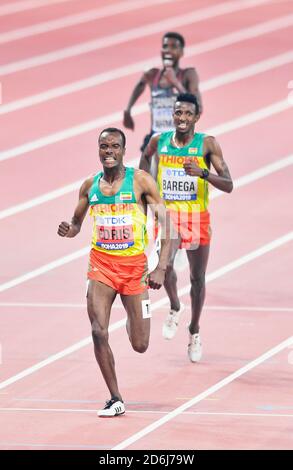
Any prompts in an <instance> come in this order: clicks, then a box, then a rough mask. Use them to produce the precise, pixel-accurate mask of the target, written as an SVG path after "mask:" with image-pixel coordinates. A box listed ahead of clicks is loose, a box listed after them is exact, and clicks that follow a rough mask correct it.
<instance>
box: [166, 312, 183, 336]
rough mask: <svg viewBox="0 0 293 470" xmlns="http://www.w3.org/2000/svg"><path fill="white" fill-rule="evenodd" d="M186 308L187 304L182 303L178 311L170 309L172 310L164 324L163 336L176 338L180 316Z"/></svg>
mask: <svg viewBox="0 0 293 470" xmlns="http://www.w3.org/2000/svg"><path fill="white" fill-rule="evenodd" d="M184 308H185V305H184V304H180V309H179V310H178V311H176V310H170V312H169V313H168V316H167V318H166V320H165V322H164V324H163V337H164V338H165V339H172V338H174V336H175V334H176V331H177V327H178V323H179V318H180V315H181V313H182V312H183V310H184Z"/></svg>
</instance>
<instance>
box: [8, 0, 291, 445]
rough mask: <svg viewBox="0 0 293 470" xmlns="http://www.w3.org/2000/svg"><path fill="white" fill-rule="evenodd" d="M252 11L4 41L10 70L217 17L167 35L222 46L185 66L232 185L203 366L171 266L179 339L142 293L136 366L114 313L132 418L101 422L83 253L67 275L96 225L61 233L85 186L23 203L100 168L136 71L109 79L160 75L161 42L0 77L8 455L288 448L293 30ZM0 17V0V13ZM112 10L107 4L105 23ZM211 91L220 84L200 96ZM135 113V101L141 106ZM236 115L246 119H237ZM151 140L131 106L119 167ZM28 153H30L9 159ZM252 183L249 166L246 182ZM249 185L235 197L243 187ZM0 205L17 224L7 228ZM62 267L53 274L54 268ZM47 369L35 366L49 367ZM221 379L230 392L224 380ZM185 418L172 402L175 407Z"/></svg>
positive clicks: (83, 27) (186, 9)
mask: <svg viewBox="0 0 293 470" xmlns="http://www.w3.org/2000/svg"><path fill="white" fill-rule="evenodd" d="M235 3H236V2H235ZM255 3H256V4H255V5H254V6H251V7H250V8H248V7H247V8H243V9H242V10H241V11H239V12H237V11H235V12H230V13H226V14H222V15H218V16H215V12H216V11H217V9H219V8H221V5H222V2H220V1H209V2H202V1H196V2H195V1H194V0H193V1H191V0H183V1H180V2H178V1H170V2H167V3H166V5H165V6H164V7H161V8H157V9H156V8H154V7H146V6H144V7H143V8H138V7H137V9H134V10H133V11H128V12H125V13H121V14H119V15H118V14H116V15H115V14H112V15H111V16H109V17H108V18H107V20H105V19H100V20H93V21H90V22H88V23H84V24H80V25H75V26H71V27H68V28H62V29H58V30H55V31H51V32H47V33H45V34H38V35H34V36H31V37H27V38H25V39H22V40H17V41H11V42H8V43H5V44H1V46H0V48H1V66H0V67H3V66H5V65H7V64H12V65H11V67H12V68H13V67H17V66H16V65H15V64H17V63H19V62H20V61H23V60H25V59H27V60H29V59H30V58H32V57H41V56H43V55H44V54H47V53H48V52H56V53H58V51H59V52H60V50H62V49H64V48H68V47H70V46H73V45H77V44H84V43H88V42H89V41H93V40H96V39H100V40H101V41H104V40H105V37H106V36H111V37H113V36H114V35H115V34H118V33H119V32H122V31H124V32H126V34H128V33H129V31H131V30H133V29H134V28H138V29H143V28H144V26H145V25H146V24H154V23H158V22H159V21H161V20H163V19H170V18H171V20H170V21H175V20H174V19H176V17H177V16H178V15H180V16H181V15H184V14H188V15H191V14H193V13H194V11H195V10H196V11H200V10H201V9H203V8H209V7H215V9H216V10H214V13H213V14H212V13H210V17H209V18H207V19H205V20H204V21H200V22H195V21H194V22H191V23H190V24H186V25H185V26H184V25H182V26H179V27H175V26H174V27H173V28H168V29H176V30H178V31H179V32H182V33H183V34H184V35H185V37H186V40H187V46H195V45H197V46H199V47H202V48H203V47H206V48H207V46H206V45H205V46H201V45H200V44H201V43H204V44H206V43H207V41H209V40H210V39H215V41H216V42H215V43H214V47H211V48H210V49H209V50H206V52H203V51H202V52H199V50H198V51H195V52H194V53H191V54H190V55H189V56H188V53H187V57H186V58H185V59H184V60H183V62H184V64H185V65H186V66H187V65H195V66H196V67H197V68H198V71H199V74H200V77H201V83H202V86H203V99H204V106H205V113H204V116H203V118H202V120H201V122H200V124H199V129H200V130H206V129H211V130H214V131H215V132H214V133H215V135H216V136H217V137H218V140H219V142H220V143H221V146H222V148H223V151H224V155H225V159H226V160H227V162H228V164H229V167H230V168H231V172H232V175H233V178H234V180H235V181H236V185H235V190H234V192H233V193H232V194H231V195H221V196H220V197H219V198H216V199H214V200H212V201H211V213H212V226H213V240H212V247H211V256H210V262H209V269H208V274H207V279H208V289H207V291H208V292H207V299H206V304H205V309H204V313H203V316H202V324H201V331H202V337H203V346H204V355H203V360H202V362H201V363H200V364H191V363H190V362H189V361H188V358H187V353H186V349H187V334H186V324H187V322H188V318H189V314H190V309H189V296H188V289H189V288H188V282H189V280H188V275H187V272H186V269H185V265H184V264H183V265H182V266H179V268H178V269H179V270H178V273H179V289H180V292H181V296H182V300H183V302H184V303H185V304H186V305H187V309H186V313H185V314H184V316H183V318H182V323H181V325H180V328H179V331H178V334H177V336H176V337H175V338H174V340H173V341H171V342H166V341H164V340H163V339H162V337H161V326H162V322H163V318H164V316H165V314H166V312H167V308H168V304H167V300H166V296H165V293H164V291H163V290H161V291H159V292H152V303H153V306H154V313H153V320H152V332H151V343H150V347H149V350H148V351H147V352H146V353H145V354H144V355H138V354H136V353H134V352H133V351H132V350H131V347H130V345H129V343H128V340H127V335H126V332H125V330H124V326H123V321H121V322H120V320H122V319H123V318H124V312H123V309H122V307H121V304H120V302H119V301H118V302H117V304H116V306H115V308H114V309H113V315H112V325H113V326H112V329H113V331H112V332H111V336H110V341H111V346H112V347H113V352H114V355H115V358H116V363H117V374H118V378H119V384H120V388H121V390H122V393H123V396H124V399H125V402H126V407H127V413H126V415H125V416H123V417H121V418H118V419H112V420H99V419H98V418H97V417H96V409H97V408H99V407H100V406H101V405H102V403H103V402H104V400H105V399H106V398H107V396H108V394H107V390H106V387H105V385H104V382H103V380H102V378H101V375H100V372H99V371H98V369H97V366H96V363H95V360H94V356H93V351H92V345H91V340H90V337H89V334H90V328H89V324H88V320H87V315H86V310H85V305H84V291H85V271H86V265H87V256H86V255H85V254H80V256H78V257H77V258H76V259H75V260H72V261H69V262H65V261H66V259H65V258H64V257H65V256H67V255H71V254H72V253H76V252H78V250H81V249H83V248H86V246H87V245H88V242H89V236H90V224H89V221H87V222H86V223H85V226H84V228H83V232H82V233H81V234H80V236H79V237H78V238H77V239H75V240H61V239H59V238H58V237H57V236H56V228H57V225H58V223H59V221H60V220H62V219H64V218H70V217H71V214H72V210H73V207H74V204H75V202H76V198H77V186H78V185H75V186H76V188H75V189H72V190H71V191H70V192H68V193H65V191H64V189H63V190H62V189H61V194H60V195H59V196H58V197H56V198H54V199H51V200H49V201H48V200H47V201H45V202H43V203H42V204H40V203H36V205H35V206H34V207H29V206H30V205H32V204H33V202H32V198H36V197H39V196H41V195H43V194H45V193H48V192H50V191H53V190H55V189H59V188H64V186H65V185H68V184H70V183H74V182H77V181H78V180H80V179H82V178H84V177H85V176H86V175H87V174H89V173H92V172H93V171H95V170H96V162H97V155H96V147H95V141H96V136H97V132H98V131H99V130H100V129H101V128H103V127H104V124H103V123H104V122H105V123H106V122H107V124H105V125H108V124H110V123H111V125H118V126H119V125H120V126H121V121H120V119H121V117H119V116H120V115H119V113H121V111H122V110H123V108H124V107H125V104H126V102H127V100H128V97H129V94H130V91H131V88H132V86H133V85H134V83H135V81H136V80H137V79H138V77H139V75H140V72H139V70H140V69H139V64H138V65H137V66H136V67H137V70H136V71H135V72H131V73H129V75H128V76H124V77H119V71H118V73H117V69H119V68H121V67H125V66H126V67H127V66H130V65H135V64H137V63H140V62H145V61H147V60H149V59H151V60H154V61H155V58H156V56H157V55H158V51H159V47H160V46H159V44H160V37H161V35H162V33H163V32H164V30H163V29H162V31H157V32H155V31H154V32H153V34H148V35H147V36H145V37H140V38H139V37H137V38H132V39H128V40H125V41H124V42H120V43H119V42H118V43H117V44H116V45H114V46H108V47H103V48H100V49H96V50H95V51H92V52H87V53H85V52H84V53H83V54H79V55H76V56H74V57H71V58H68V59H64V60H60V61H58V62H57V61H55V62H51V63H47V64H44V65H38V66H37V67H31V66H29V65H27V69H26V70H22V71H16V72H11V73H7V74H4V75H2V77H1V82H2V89H3V105H2V107H1V106H0V113H1V117H0V118H1V129H5V132H4V133H3V135H1V152H2V154H1V155H2V156H3V155H5V159H2V161H0V165H1V174H0V178H1V188H2V192H1V212H0V218H1V231H0V244H1V247H2V258H1V259H2V263H1V264H2V266H3V267H5V268H3V269H2V270H1V279H0V281H1V284H0V292H1V297H0V325H1V333H0V335H1V336H0V342H1V346H2V364H1V367H0V373H1V383H0V414H1V422H2V423H3V425H2V426H1V431H0V448H1V449H112V448H117V449H118V448H129V449H158V448H160V449H272V448H275V449H290V448H292V443H291V441H290V430H292V418H293V414H292V400H291V395H292V394H291V393H290V381H291V375H292V362H293V361H292V350H291V349H290V346H292V345H293V338H292V336H291V337H290V335H291V328H290V327H291V324H292V319H291V318H292V311H293V302H292V300H293V299H292V289H291V288H290V287H291V277H292V274H291V270H290V267H291V266H292V261H293V260H292V249H290V248H291V244H290V242H292V238H293V237H292V220H291V217H290V211H288V208H290V207H291V205H292V203H293V199H292V191H291V181H292V176H293V174H292V163H293V158H292V139H291V133H290V130H291V126H290V124H291V123H292V118H293V112H292V108H290V107H289V106H285V105H284V103H287V95H288V93H289V89H288V83H289V82H290V80H291V79H292V72H291V71H292V67H291V62H292V60H293V59H292V58H290V57H289V56H288V57H289V58H288V57H287V56H286V57H287V59H286V63H282V60H281V59H280V57H281V56H284V54H289V53H290V43H289V37H290V34H289V33H290V31H289V30H291V29H292V26H290V25H289V26H288V25H287V26H285V24H286V21H289V19H290V14H292V3H291V2H289V1H284V2H283V1H282V2H274V1H267V2H261V1H259V4H257V2H255ZM4 4H5V2H0V14H1V6H2V5H4ZM119 4H121V2H116V1H113V2H110V5H111V6H112V7H113V9H115V8H116V6H117V5H119ZM105 5H109V2H99V7H98V8H103V7H104V6H105ZM93 8H95V9H97V4H96V2H94V1H90V0H87V1H86V2H81V1H74V0H72V1H68V2H61V3H59V4H58V5H50V6H46V7H42V8H37V9H34V10H30V11H23V12H20V13H18V14H11V15H7V16H5V17H1V16H0V21H1V23H2V22H3V24H4V25H5V28H4V29H3V31H6V32H9V31H13V30H19V29H20V28H24V27H30V26H33V25H36V24H39V23H44V22H45V21H51V20H54V19H58V18H63V17H65V16H68V15H73V14H77V13H78V14H80V13H83V12H85V11H88V10H90V9H93ZM213 15H214V16H213ZM172 18H173V20H172ZM278 18H285V19H284V20H282V21H283V23H282V25H281V26H279V27H278V28H279V29H278V28H277V27H276V25H275V23H273V26H271V29H272V30H271V31H270V32H266V33H265V32H264V30H265V27H264V26H262V27H261V32H260V33H259V34H258V35H257V36H256V37H251V38H249V37H248V38H246V39H241V40H239V41H235V40H231V39H230V42H229V43H228V44H227V45H226V46H221V47H220V45H219V44H220V39H219V38H221V37H223V36H224V35H227V34H229V33H232V32H234V33H236V32H239V30H242V31H243V30H246V33H245V34H250V33H247V29H248V28H251V27H253V26H255V25H258V24H261V23H262V24H264V23H268V22H270V24H271V25H272V21H275V20H276V19H278ZM122 19H123V21H122ZM106 25H107V27H106ZM274 25H275V26H274ZM276 28H277V29H276ZM0 41H1V35H0ZM117 41H119V39H117ZM215 44H217V46H216V45H215ZM217 47H218V48H217ZM207 49H208V48H207ZM186 52H188V48H187V49H186ZM291 52H292V51H291ZM276 57H277V59H274V58H276ZM264 60H267V61H268V63H269V65H268V67H267V69H266V70H261V71H260V70H259V71H256V70H254V71H252V72H251V75H250V76H249V77H247V76H246V75H245V73H246V72H245V70H247V67H249V66H250V65H251V64H260V63H261V62H262V61H264ZM274 61H275V62H274ZM273 63H275V65H273ZM244 69H245V70H244ZM236 70H237V71H238V75H237V78H235V79H234V80H233V81H231V80H230V81H229V79H226V82H225V83H226V84H223V83H220V81H219V77H220V76H221V75H223V74H227V73H229V72H231V71H236ZM0 71H1V68H0ZM104 72H109V73H110V74H111V76H112V78H111V79H110V80H107V81H104V82H103V83H100V84H96V85H95V86H92V87H90V88H84V89H83V90H80V91H75V92H74V93H70V94H69V93H68V92H67V94H65V95H63V96H59V97H58V98H54V99H48V97H46V99H45V98H44V99H43V101H42V102H41V103H39V104H34V105H32V104H29V105H28V104H27V105H26V106H23V107H22V108H20V109H17V110H15V111H11V112H6V111H5V106H7V105H9V103H14V102H19V100H21V99H23V98H29V97H31V98H30V100H33V98H32V97H33V96H34V95H36V94H38V93H46V91H47V90H50V89H52V88H58V87H61V86H63V85H66V86H67V85H69V84H70V83H72V82H76V81H80V80H83V79H86V78H88V77H92V76H93V75H97V74H102V73H104ZM211 79H215V82H214V85H213V86H212V88H209V86H210V85H209V83H210V82H209V81H210V80H211ZM205 87H206V88H205ZM146 102H147V95H146V94H145V96H143V98H142V99H141V100H140V102H139V103H146ZM93 104H94V105H93ZM273 105H274V106H273ZM19 106H21V105H19ZM1 108H2V110H3V112H1ZM137 109H139V108H137ZM257 110H261V114H259V115H258V117H257V116H255V115H253V114H252V113H254V112H255V111H257ZM117 112H118V115H117V116H118V117H117V116H116V115H115V116H114V117H113V121H110V122H108V121H109V120H110V119H111V116H110V117H109V118H108V121H107V119H106V117H107V116H109V115H112V114H114V113H117ZM243 116H246V120H245V121H244V120H242V121H239V118H241V117H243ZM97 119H100V121H99V122H100V124H99V125H97V126H96V127H93V128H92V129H91V130H87V131H85V132H81V128H80V126H81V125H82V124H84V123H89V122H91V121H94V120H97ZM148 126H149V118H148V115H147V109H145V110H144V108H142V111H141V113H140V114H138V115H137V116H136V132H135V133H131V132H127V139H128V145H127V148H128V153H127V160H128V161H131V160H133V159H136V158H138V157H139V152H138V147H139V145H140V142H141V140H142V137H143V135H144V134H145V133H146V132H147V131H148ZM220 126H222V127H220ZM235 126H236V128H235ZM73 127H76V129H75V130H73V131H72V132H71V135H70V136H67V138H63V139H62V138H61V139H60V138H59V139H56V138H55V136H56V133H58V132H60V131H63V130H66V129H67V130H68V129H72V128H73ZM43 137H46V138H47V140H46V141H44V142H43V143H42V144H41V146H40V144H38V143H37V142H38V139H41V138H43ZM57 140H58V141H57ZM24 144H28V145H29V147H28V149H26V150H25V149H23V151H19V150H17V148H18V147H20V146H22V145H24ZM273 164H275V166H272V165H273ZM268 165H270V166H269V167H268ZM268 169H269V171H268ZM256 170H260V172H259V174H258V175H257V177H256V176H255V175H254V174H253V172H255V171H256ZM266 171H268V173H269V174H266ZM246 175H247V179H246V180H245V182H244V185H243V186H241V187H240V186H239V184H240V183H241V177H243V176H246ZM47 199H48V197H47ZM27 201H29V204H28V208H22V209H21V208H20V207H19V205H20V204H22V203H24V202H27ZM6 209H11V210H12V212H13V211H14V212H15V215H10V216H9V215H8V214H7V213H5V212H4V211H5V210H6ZM247 255H249V257H247ZM55 260H56V261H57V260H59V261H58V263H59V267H51V268H50V265H49V263H51V262H52V261H55ZM40 267H44V269H43V271H44V272H43V274H40V273H38V272H37V271H36V270H37V269H38V268H40ZM118 322H120V323H118ZM82 340H84V342H83V343H82ZM286 340H287V342H285V343H284V341H286ZM278 345H280V347H279V349H275V350H274V349H273V348H275V347H276V346H278ZM70 346H74V347H73V350H72V351H70V350H68V349H67V348H69V347H70ZM270 351H271V352H270ZM59 352H61V354H60V355H59V357H58V358H57V357H55V356H54V355H55V354H56V353H59ZM266 353H267V354H266ZM264 354H265V355H264ZM259 357H260V360H259V361H258V362H259V363H257V364H254V363H253V362H252V361H254V360H255V359H256V358H259ZM46 359H48V361H47V362H48V363H47V364H46V365H45V364H44V363H42V361H44V360H46ZM246 365H248V367H246ZM41 366H42V367H41ZM245 367H246V368H245ZM22 372H23V374H22V376H21V373H22ZM235 372H236V374H235V375H234V376H233V375H231V374H233V373H235ZM227 378H228V380H227V383H224V382H222V381H223V380H224V379H227ZM192 399H193V402H194V403H193V402H192V401H190V400H192ZM179 406H183V407H182V410H181V411H180V409H178V407H179ZM184 407H185V409H184V410H183V408H184ZM162 419H164V420H165V422H163V421H162ZM252 429H253V431H254V432H253V433H252V432H251V430H252ZM140 431H142V432H141V434H140V435H138V434H137V433H138V432H140Z"/></svg>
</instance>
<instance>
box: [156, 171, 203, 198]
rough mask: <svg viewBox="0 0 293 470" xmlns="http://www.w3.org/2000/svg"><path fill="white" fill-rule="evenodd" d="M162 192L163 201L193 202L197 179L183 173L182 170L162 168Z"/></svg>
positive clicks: (195, 196) (195, 195)
mask: <svg viewBox="0 0 293 470" xmlns="http://www.w3.org/2000/svg"><path fill="white" fill-rule="evenodd" d="M162 192H163V199H165V201H195V200H196V199H197V177H195V176H190V175H187V174H186V173H185V170H184V169H183V168H166V167H163V168H162Z"/></svg>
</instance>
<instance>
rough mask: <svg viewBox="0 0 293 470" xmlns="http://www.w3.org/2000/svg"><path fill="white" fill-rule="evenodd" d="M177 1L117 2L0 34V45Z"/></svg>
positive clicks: (142, 0) (176, 0) (129, 0)
mask: <svg viewBox="0 0 293 470" xmlns="http://www.w3.org/2000/svg"><path fill="white" fill-rule="evenodd" d="M178 1H179V0H148V1H147V2H146V1H145V0H135V2H133V0H127V1H124V2H119V3H116V4H114V5H106V6H103V7H101V8H94V9H92V10H87V11H84V12H82V13H76V14H74V15H68V16H64V17H62V18H58V19H55V20H51V21H46V22H43V23H38V24H33V25H31V26H26V27H24V28H20V29H15V30H12V31H7V32H5V33H2V34H0V44H5V43H7V42H12V41H16V40H19V39H24V38H27V37H31V36H35V35H38V34H43V33H48V32H51V31H56V30H58V29H63V28H68V27H70V26H76V25H80V24H84V23H88V22H90V21H95V20H98V19H100V18H107V17H109V16H114V15H118V14H121V13H126V12H128V11H135V10H139V9H141V8H150V7H152V6H153V5H156V7H159V6H160V5H164V4H166V3H173V2H178Z"/></svg>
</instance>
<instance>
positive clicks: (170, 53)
mask: <svg viewBox="0 0 293 470" xmlns="http://www.w3.org/2000/svg"><path fill="white" fill-rule="evenodd" d="M161 56H162V60H163V63H164V60H168V59H169V60H170V62H171V61H172V62H173V64H172V65H173V67H174V66H175V65H177V64H178V62H179V60H180V58H181V57H182V56H183V49H182V47H181V44H180V42H179V41H178V39H174V38H164V39H163V44H162V50H161Z"/></svg>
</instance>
